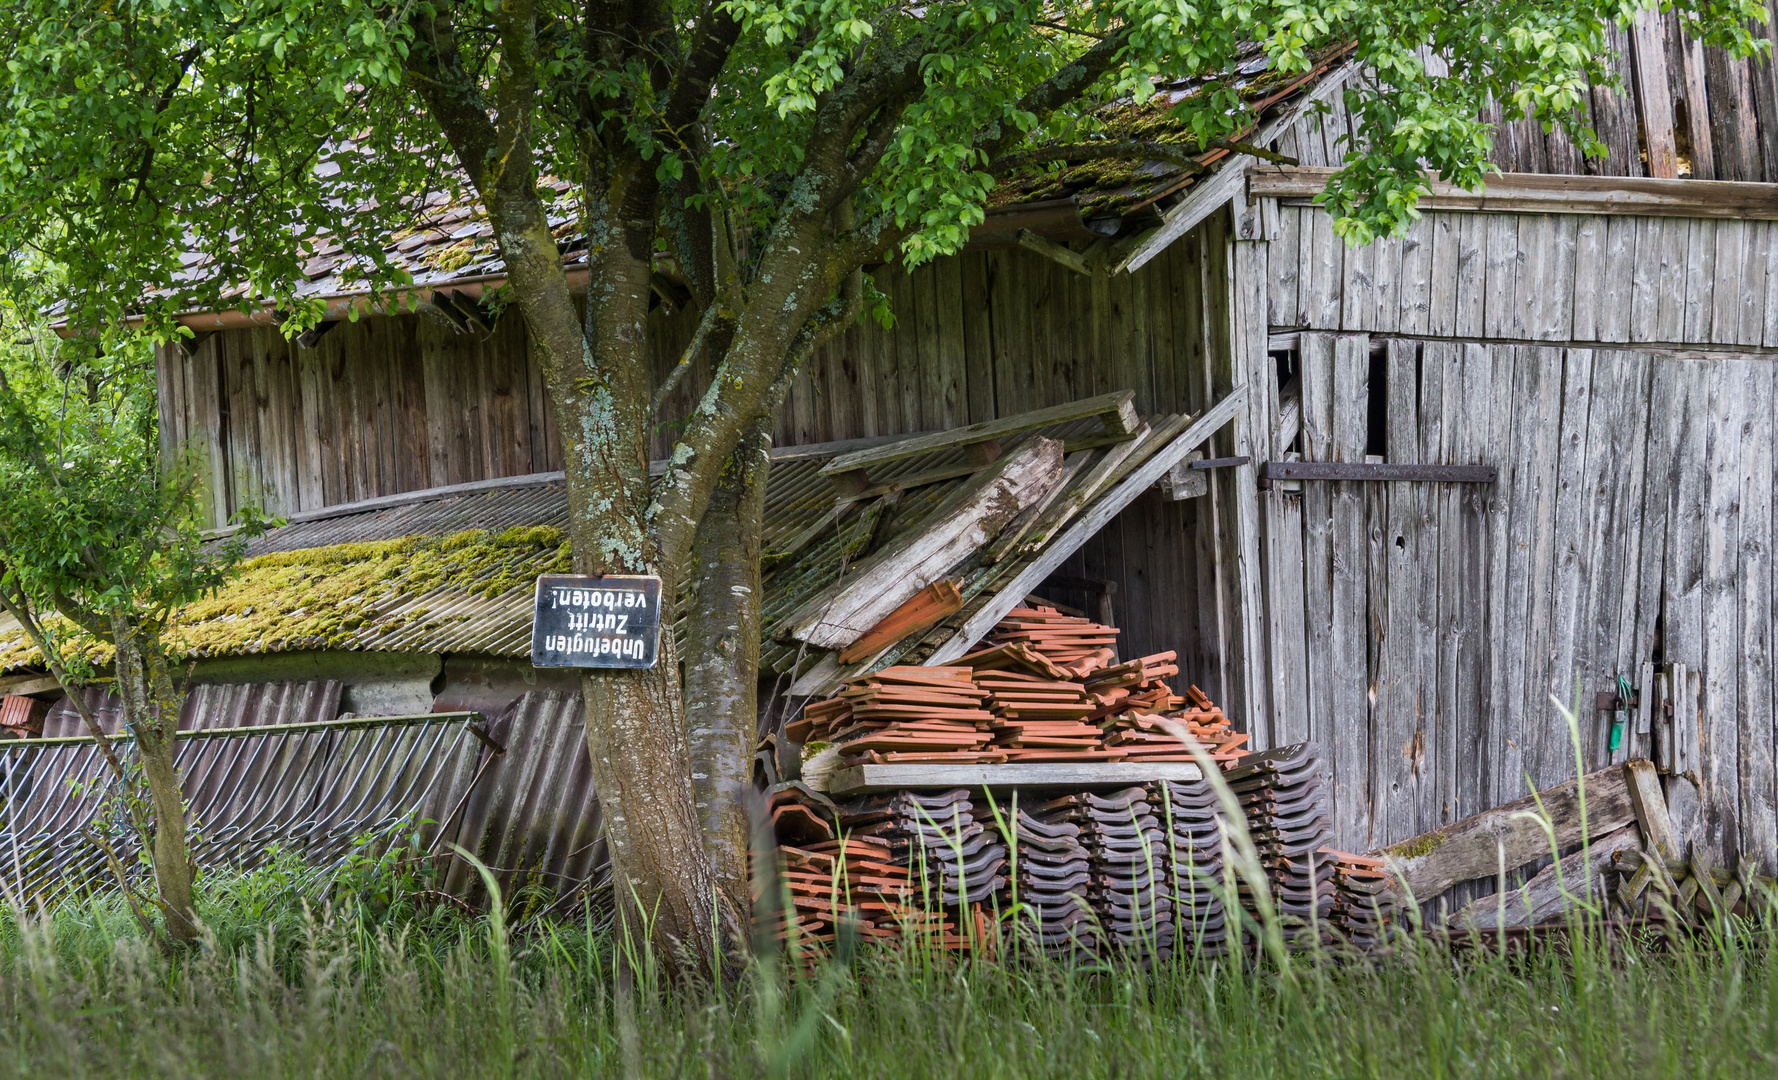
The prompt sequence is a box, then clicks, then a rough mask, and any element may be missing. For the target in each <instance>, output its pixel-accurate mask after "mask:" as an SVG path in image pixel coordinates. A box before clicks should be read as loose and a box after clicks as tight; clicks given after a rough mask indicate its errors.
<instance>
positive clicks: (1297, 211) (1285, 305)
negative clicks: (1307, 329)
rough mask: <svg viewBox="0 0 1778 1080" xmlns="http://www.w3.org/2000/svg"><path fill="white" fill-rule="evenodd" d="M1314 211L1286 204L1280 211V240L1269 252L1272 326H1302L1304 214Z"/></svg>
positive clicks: (1268, 291)
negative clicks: (1299, 283) (1299, 290)
mask: <svg viewBox="0 0 1778 1080" xmlns="http://www.w3.org/2000/svg"><path fill="white" fill-rule="evenodd" d="M1313 213H1315V211H1314V210H1311V209H1307V208H1304V207H1301V206H1284V207H1280V208H1279V210H1278V239H1276V240H1274V241H1272V243H1271V244H1270V250H1269V251H1268V252H1267V255H1266V321H1267V322H1268V323H1269V324H1270V325H1272V326H1300V325H1302V324H1301V321H1300V316H1299V309H1298V307H1297V279H1298V277H1299V276H1300V270H1301V262H1302V251H1301V250H1300V245H1301V243H1302V231H1301V230H1302V222H1303V215H1305V214H1313Z"/></svg>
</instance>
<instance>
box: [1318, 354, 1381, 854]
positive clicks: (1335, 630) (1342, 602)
mask: <svg viewBox="0 0 1778 1080" xmlns="http://www.w3.org/2000/svg"><path fill="white" fill-rule="evenodd" d="M1333 361H1334V362H1333V446H1332V449H1333V453H1334V460H1336V461H1360V462H1361V461H1363V460H1364V456H1365V455H1364V449H1365V423H1366V420H1367V418H1368V416H1369V398H1370V339H1369V338H1368V337H1365V336H1362V335H1342V336H1340V337H1338V338H1336V339H1335V340H1334V357H1333ZM1331 486H1332V487H1333V489H1334V491H1333V494H1332V504H1333V505H1332V507H1331V509H1332V517H1333V524H1332V533H1333V604H1332V607H1333V625H1332V633H1331V635H1330V642H1329V644H1330V649H1331V659H1332V662H1333V680H1332V681H1333V686H1332V689H1333V727H1334V731H1333V735H1334V738H1333V742H1332V744H1331V745H1332V758H1333V763H1332V764H1333V779H1334V800H1333V818H1334V835H1335V836H1336V837H1337V838H1338V840H1339V842H1340V843H1345V844H1362V845H1363V846H1364V847H1365V848H1366V849H1367V850H1368V849H1369V848H1370V847H1371V846H1372V838H1373V835H1374V830H1373V822H1372V819H1371V813H1370V810H1371V799H1370V793H1369V791H1368V790H1367V789H1368V787H1369V781H1370V776H1371V749H1372V746H1373V745H1374V743H1375V741H1376V736H1375V733H1374V732H1373V731H1371V729H1370V706H1369V686H1368V676H1369V668H1370V665H1369V662H1368V653H1367V636H1368V633H1369V629H1370V618H1369V599H1370V590H1369V580H1368V578H1369V574H1368V565H1367V564H1368V558H1367V552H1368V537H1367V529H1366V527H1365V525H1366V521H1365V519H1366V514H1365V485H1364V484H1361V483H1357V482H1351V481H1341V482H1338V483H1335V484H1333V485H1331Z"/></svg>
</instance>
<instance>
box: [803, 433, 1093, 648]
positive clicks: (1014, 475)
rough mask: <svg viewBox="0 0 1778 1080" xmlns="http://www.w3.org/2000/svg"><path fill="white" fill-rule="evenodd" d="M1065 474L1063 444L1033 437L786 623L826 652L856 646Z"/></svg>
mask: <svg viewBox="0 0 1778 1080" xmlns="http://www.w3.org/2000/svg"><path fill="white" fill-rule="evenodd" d="M1061 475H1062V444H1061V443H1060V442H1059V441H1057V440H1055V439H1045V438H1036V439H1032V440H1031V441H1029V442H1027V443H1025V444H1024V445H1023V446H1021V447H1019V448H1018V449H1017V450H1015V451H1013V452H1012V453H1010V454H1008V455H1007V456H1006V457H1004V458H1002V459H1000V460H999V461H997V462H995V463H994V464H993V465H992V466H990V467H989V468H987V469H984V470H983V471H982V473H981V475H980V476H978V477H977V478H976V479H975V480H973V481H971V482H970V483H968V484H966V485H964V486H963V487H961V488H959V489H958V490H957V491H956V492H954V493H952V495H951V496H950V497H949V498H948V499H946V500H945V502H944V503H942V504H941V505H940V506H938V507H937V508H936V509H934V510H933V512H932V514H931V515H930V517H928V519H927V522H926V525H925V527H923V528H920V529H916V530H913V531H912V532H910V533H908V534H906V535H903V536H901V537H899V538H898V539H897V540H895V541H894V542H891V543H890V544H889V545H888V546H887V547H885V548H884V549H883V550H882V551H880V552H879V553H877V554H876V555H873V556H871V557H870V558H869V559H867V560H865V562H864V563H863V564H861V565H860V566H859V567H858V568H857V569H856V570H854V571H853V572H852V573H850V574H848V575H847V576H846V578H845V579H844V580H842V581H840V582H838V583H836V584H835V585H833V586H830V587H829V588H827V589H824V590H822V591H821V592H820V593H818V594H816V596H814V597H813V598H812V599H810V600H809V601H808V602H807V603H805V604H803V605H802V606H801V607H799V608H798V609H797V610H796V611H795V612H794V613H793V614H792V615H791V616H790V617H789V618H788V619H786V620H785V623H786V625H788V626H789V627H790V635H791V636H792V637H794V638H796V639H797V640H799V641H805V642H808V643H809V644H810V645H814V646H817V647H819V648H823V649H839V648H843V647H845V646H847V645H850V644H852V643H853V642H854V641H857V640H858V639H859V638H860V637H862V636H863V635H864V634H865V632H866V631H868V630H869V629H870V628H871V627H873V626H875V625H876V624H877V623H879V622H881V621H882V620H883V619H884V618H885V617H886V616H888V615H889V614H890V613H891V612H893V611H894V610H895V609H896V608H898V607H900V606H901V605H902V604H903V603H904V602H906V601H907V600H908V599H909V598H910V597H912V596H913V595H914V594H915V593H917V592H919V591H920V590H921V589H924V588H925V587H926V586H928V585H930V584H932V583H933V582H934V581H937V580H938V579H939V578H941V577H943V576H944V575H945V574H947V573H949V572H950V571H951V569H952V568H953V567H955V566H956V565H957V564H958V563H960V562H962V561H963V560H964V559H966V558H968V557H969V556H970V555H971V554H972V553H974V552H975V551H976V550H977V549H979V548H980V547H981V546H982V545H984V544H986V543H987V542H988V541H989V540H991V539H993V538H994V537H995V536H997V535H999V533H1000V531H1001V530H1002V529H1003V528H1005V527H1006V525H1007V523H1008V522H1010V521H1011V520H1012V519H1013V518H1015V517H1017V516H1018V514H1019V512H1020V511H1021V510H1023V509H1024V508H1025V507H1027V506H1029V505H1031V504H1032V503H1033V502H1036V501H1037V500H1039V499H1041V498H1043V497H1044V496H1045V495H1047V494H1048V493H1049V492H1050V490H1051V489H1052V488H1053V487H1054V486H1055V484H1056V483H1057V482H1058V481H1059V480H1060V478H1061Z"/></svg>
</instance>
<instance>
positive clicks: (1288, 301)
mask: <svg viewBox="0 0 1778 1080" xmlns="http://www.w3.org/2000/svg"><path fill="white" fill-rule="evenodd" d="M1775 235H1778V222H1766V221H1708V220H1700V219H1689V218H1638V217H1619V216H1583V215H1571V214H1482V213H1468V212H1440V213H1428V214H1426V215H1424V216H1423V217H1421V218H1420V220H1419V221H1418V222H1416V223H1415V224H1414V225H1413V227H1412V228H1411V229H1410V230H1409V231H1408V232H1407V234H1406V235H1405V236H1402V237H1399V238H1394V239H1389V240H1382V241H1378V242H1377V243H1374V244H1371V245H1370V246H1368V247H1363V248H1348V247H1346V245H1345V244H1344V243H1343V242H1342V241H1341V240H1340V239H1339V238H1338V237H1337V236H1335V235H1334V233H1333V228H1332V224H1331V221H1330V219H1329V218H1328V216H1327V215H1326V214H1325V213H1323V212H1322V211H1320V210H1318V209H1315V208H1312V207H1302V206H1284V207H1281V208H1280V210H1279V235H1278V239H1277V240H1276V241H1275V242H1274V243H1272V244H1271V245H1270V248H1271V250H1270V252H1269V254H1268V259H1267V283H1266V284H1267V288H1266V294H1267V307H1268V316H1267V318H1268V320H1269V321H1270V323H1271V325H1272V326H1273V327H1274V328H1277V329H1281V330H1282V329H1295V328H1303V329H1314V330H1343V331H1364V332H1369V333H1373V334H1403V335H1408V336H1416V335H1424V336H1431V337H1449V338H1463V339H1471V340H1490V341H1502V340H1511V341H1543V342H1559V343H1568V342H1575V343H1582V344H1589V345H1590V344H1608V345H1624V344H1647V345H1659V346H1677V347H1685V346H1700V347H1712V346H1731V347H1737V348H1742V349H1745V348H1747V347H1754V348H1778V240H1775Z"/></svg>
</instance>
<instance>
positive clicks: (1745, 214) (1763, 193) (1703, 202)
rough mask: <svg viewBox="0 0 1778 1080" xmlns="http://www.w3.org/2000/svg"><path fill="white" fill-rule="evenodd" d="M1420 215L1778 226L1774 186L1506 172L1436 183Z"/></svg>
mask: <svg viewBox="0 0 1778 1080" xmlns="http://www.w3.org/2000/svg"><path fill="white" fill-rule="evenodd" d="M1336 171H1338V170H1336V169H1332V168H1325V167H1315V166H1306V165H1304V166H1296V167H1292V168H1284V169H1276V170H1273V169H1268V170H1266V171H1264V172H1255V173H1253V174H1252V175H1251V176H1250V177H1249V178H1248V193H1249V194H1251V195H1253V196H1255V197H1257V198H1272V199H1281V200H1285V201H1287V202H1292V203H1304V204H1306V203H1307V202H1308V201H1309V200H1310V199H1313V198H1314V197H1315V196H1316V195H1319V194H1320V193H1321V191H1322V189H1324V188H1325V187H1327V181H1328V178H1329V177H1331V176H1332V175H1333V174H1334V173H1335V172H1336ZM1420 209H1422V210H1452V211H1473V212H1477V213H1482V212H1487V213H1502V212H1505V213H1531V214H1622V215H1631V216H1636V217H1681V218H1723V219H1727V220H1732V221H1778V184H1756V183H1750V182H1743V181H1736V180H1661V179H1651V178H1647V177H1638V176H1555V175H1547V174H1543V173H1506V174H1504V175H1501V176H1496V177H1492V178H1490V179H1489V180H1488V182H1487V186H1486V187H1484V188H1483V189H1482V190H1481V191H1479V192H1471V191H1465V190H1463V189H1462V188H1460V187H1458V186H1456V185H1455V184H1451V183H1447V182H1446V181H1443V180H1434V181H1432V192H1431V194H1428V195H1423V196H1421V198H1420Z"/></svg>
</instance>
